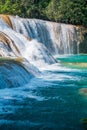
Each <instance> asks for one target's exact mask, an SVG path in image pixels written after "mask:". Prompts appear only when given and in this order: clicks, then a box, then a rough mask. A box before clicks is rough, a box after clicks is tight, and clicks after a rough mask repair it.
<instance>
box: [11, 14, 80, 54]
mask: <svg viewBox="0 0 87 130" xmlns="http://www.w3.org/2000/svg"><path fill="white" fill-rule="evenodd" d="M10 18H11V21H12V25H13V29H14V30H15V31H16V32H18V33H21V34H24V35H25V36H27V37H30V38H33V39H37V40H38V41H39V42H41V43H43V44H44V45H45V46H46V47H47V49H48V50H49V51H50V52H51V53H52V54H53V55H56V54H74V53H78V48H77V47H78V45H77V44H78V31H77V28H76V27H75V26H72V25H66V24H61V23H55V22H48V21H43V20H38V19H23V18H20V17H15V18H14V17H12V16H11V17H10Z"/></svg>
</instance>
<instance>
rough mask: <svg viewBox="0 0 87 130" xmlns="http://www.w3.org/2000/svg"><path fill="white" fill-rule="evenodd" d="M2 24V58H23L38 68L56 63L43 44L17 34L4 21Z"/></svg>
mask: <svg viewBox="0 0 87 130" xmlns="http://www.w3.org/2000/svg"><path fill="white" fill-rule="evenodd" d="M0 24H1V27H0V37H1V38H0V41H1V42H0V43H1V44H0V46H1V51H0V55H1V56H16V57H23V58H26V59H27V61H29V62H31V63H32V64H34V65H36V66H37V67H38V66H39V67H40V66H41V64H42V65H43V64H44V65H45V64H52V63H55V60H54V58H53V57H52V56H51V54H50V53H49V51H48V50H47V49H46V47H45V46H44V45H43V44H42V43H40V42H37V40H31V39H29V38H27V37H26V36H23V35H22V34H20V33H17V32H15V31H14V30H12V29H11V28H10V27H8V26H7V24H6V23H4V21H2V20H0ZM3 26H4V28H3Z"/></svg>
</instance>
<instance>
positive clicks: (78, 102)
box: [0, 15, 87, 130]
mask: <svg viewBox="0 0 87 130" xmlns="http://www.w3.org/2000/svg"><path fill="white" fill-rule="evenodd" d="M0 17H1V18H0V130H10V129H12V130H21V129H22V130H31V129H32V130H34V129H38V130H39V129H40V130H43V129H46V130H50V129H52V130H63V129H66V130H72V129H73V130H74V129H76V130H82V129H83V127H84V126H83V124H84V125H85V123H86V121H87V118H84V117H87V101H86V98H84V96H85V95H86V96H87V55H82V54H79V55H74V53H75V54H77V53H79V50H80V48H79V45H81V44H82V43H81V40H82V39H83V38H82V37H80V36H81V35H80V30H79V27H76V26H73V25H65V24H60V23H54V22H47V21H43V20H36V19H22V18H20V17H18V16H16V17H13V16H9V15H0ZM83 37H84V35H83ZM86 40H87V39H85V41H86ZM82 49H83V48H82ZM60 54H73V55H60ZM54 57H55V58H56V60H55V58H54ZM81 94H82V95H84V96H82V95H81ZM81 97H82V98H81ZM84 99H85V100H84ZM81 122H82V123H83V124H81ZM85 129H86V128H85Z"/></svg>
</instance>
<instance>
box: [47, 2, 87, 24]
mask: <svg viewBox="0 0 87 130" xmlns="http://www.w3.org/2000/svg"><path fill="white" fill-rule="evenodd" d="M46 15H47V17H48V18H49V19H50V20H54V21H57V22H64V23H71V24H80V25H85V26H87V0H51V2H50V4H49V5H48V7H47V9H46Z"/></svg>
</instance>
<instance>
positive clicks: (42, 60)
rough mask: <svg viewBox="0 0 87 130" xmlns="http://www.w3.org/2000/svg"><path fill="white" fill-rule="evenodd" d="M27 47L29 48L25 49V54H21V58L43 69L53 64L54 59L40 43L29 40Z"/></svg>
mask: <svg viewBox="0 0 87 130" xmlns="http://www.w3.org/2000/svg"><path fill="white" fill-rule="evenodd" d="M28 46H29V47H26V49H25V52H23V56H24V57H25V58H26V59H27V60H29V61H30V62H31V63H32V64H34V65H36V66H37V67H41V66H42V67H43V66H46V65H48V64H53V63H55V60H54V58H53V57H52V56H51V54H50V53H49V51H48V50H47V49H46V47H45V46H44V45H43V44H42V43H39V42H37V41H36V40H31V41H30V42H29V43H28Z"/></svg>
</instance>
